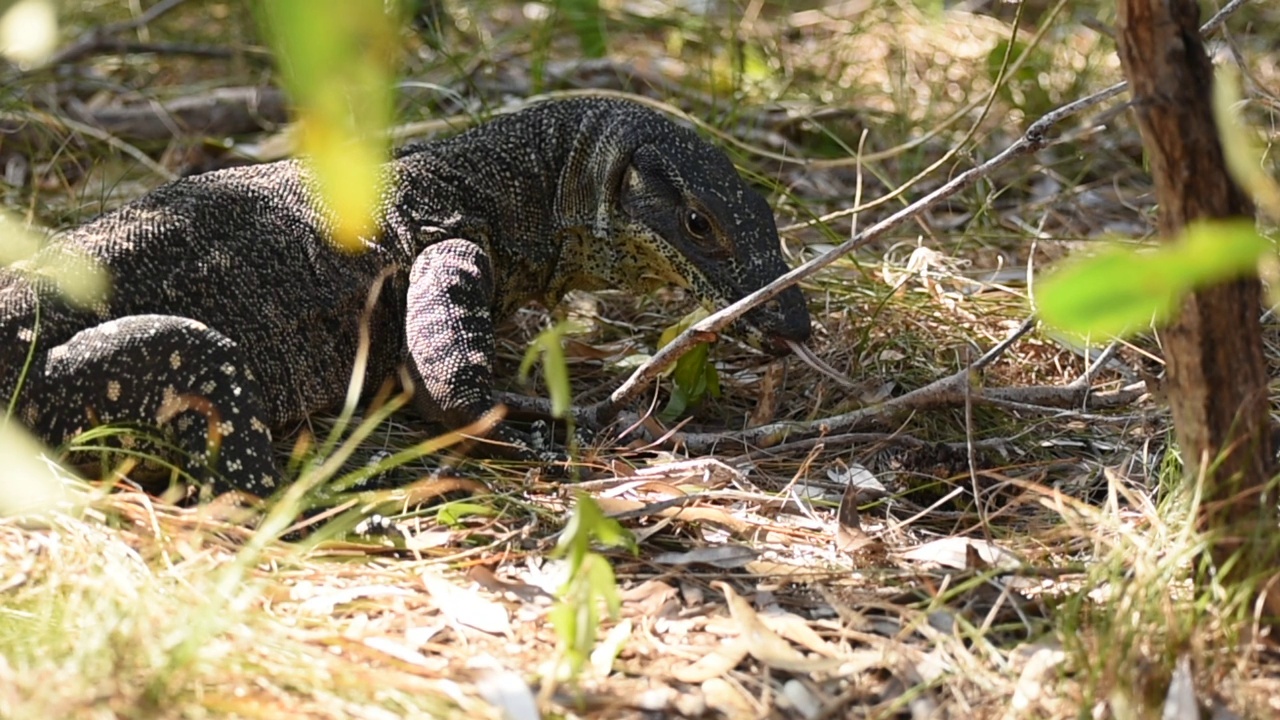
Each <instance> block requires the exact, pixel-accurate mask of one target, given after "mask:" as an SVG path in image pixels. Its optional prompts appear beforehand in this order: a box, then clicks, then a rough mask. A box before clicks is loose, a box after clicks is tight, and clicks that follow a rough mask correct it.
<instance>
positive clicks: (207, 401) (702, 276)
mask: <svg viewBox="0 0 1280 720" xmlns="http://www.w3.org/2000/svg"><path fill="white" fill-rule="evenodd" d="M386 172H387V174H388V176H389V178H391V179H393V180H394V182H392V183H389V184H388V189H387V190H386V191H385V193H384V200H383V207H382V216H381V217H382V220H381V226H380V228H379V231H378V232H377V233H376V235H375V236H373V237H370V238H369V239H368V242H367V250H366V252H364V253H359V254H349V253H347V252H344V251H341V250H339V249H337V248H336V247H335V246H334V245H333V244H332V243H331V242H330V241H329V228H330V227H331V223H330V219H329V217H328V216H327V215H326V214H325V213H323V212H321V211H319V210H317V209H316V207H315V204H314V203H313V202H312V200H311V195H310V193H309V191H308V188H309V186H310V180H309V177H308V175H307V172H306V170H305V169H304V166H303V165H302V164H300V163H298V162H296V161H285V162H279V163H273V164H269V165H258V166H252V167H243V168H233V169H228V170H222V171H217V172H213V173H208V174H205V175H200V176H196V177H192V178H187V179H183V180H179V181H176V182H174V183H170V184H168V185H165V186H163V187H161V188H158V189H156V190H155V191H153V192H151V193H149V194H147V195H145V196H143V197H142V198H140V199H138V200H136V201H134V202H132V203H129V204H127V205H125V206H124V207H122V208H120V209H118V210H116V211H114V212H111V213H108V214H106V215H104V216H102V217H101V218H98V219H97V220H94V221H92V222H90V223H89V224H87V225H84V226H82V227H80V228H77V229H75V230H72V231H70V232H68V233H67V234H65V235H64V236H62V237H61V238H60V239H58V241H56V242H55V244H54V245H53V246H51V248H50V249H49V250H47V252H63V251H66V250H67V249H71V250H73V251H76V252H81V253H84V254H87V255H88V256H90V257H92V258H93V259H95V260H96V261H98V262H99V263H100V264H101V265H102V266H104V267H105V268H107V270H108V271H109V273H110V276H111V280H112V291H111V293H110V295H109V297H108V299H107V300H105V301H104V302H103V303H101V304H99V305H98V306H97V307H95V308H92V309H90V310H74V309H71V308H69V307H67V306H66V305H65V304H64V303H62V302H61V301H60V300H59V299H58V297H57V296H56V294H55V293H53V292H52V291H51V290H49V289H48V287H47V283H44V282H41V281H38V280H33V279H32V278H31V277H30V276H29V275H27V274H20V273H18V272H17V271H14V270H0V398H9V397H12V395H13V394H14V392H15V389H16V388H17V387H18V378H19V375H20V373H21V371H22V368H23V367H24V363H25V362H26V360H27V358H28V354H29V352H30V351H31V342H32V339H33V338H35V339H36V342H37V346H36V348H35V352H34V356H33V357H32V360H33V362H32V363H31V366H30V370H29V372H28V373H27V375H26V378H25V381H24V382H23V384H22V386H21V393H20V395H19V399H18V403H17V415H18V418H19V419H20V420H22V421H23V422H24V423H25V424H27V425H28V426H29V427H31V428H33V429H34V430H35V431H36V432H37V433H38V434H40V435H41V436H42V437H44V438H45V439H46V440H48V441H49V442H52V443H55V444H57V443H61V442H63V441H65V440H66V439H68V438H69V437H71V436H73V435H74V434H75V433H76V432H78V431H80V430H83V429H86V428H88V427H91V426H92V425H94V424H97V423H107V422H125V423H135V424H143V425H159V426H161V427H163V428H164V429H165V430H166V431H167V432H170V433H172V434H173V435H174V436H175V439H176V441H177V442H178V443H179V444H180V445H181V446H182V447H183V448H184V449H185V450H187V451H188V452H190V453H192V454H193V455H194V456H195V457H194V459H193V460H191V461H189V462H188V465H187V467H188V469H189V470H191V471H192V472H193V473H194V474H196V475H197V476H198V477H203V476H205V475H207V474H208V473H209V471H212V476H213V477H214V478H215V479H222V480H225V481H226V483H227V485H225V486H223V487H237V488H239V489H243V490H247V491H249V492H252V493H256V494H266V493H269V492H270V491H271V490H273V489H274V485H275V480H276V478H277V477H278V475H277V472H276V469H275V467H274V464H273V462H272V459H271V457H270V455H271V453H270V445H269V440H270V433H269V429H270V428H274V427H280V426H281V425H284V424H286V423H289V422H291V421H296V420H298V419H300V418H303V417H305V416H306V415H307V414H309V413H312V412H315V411H318V410H322V409H325V408H328V407H332V406H333V405H335V404H337V403H338V402H340V401H341V399H342V398H343V396H344V394H345V393H346V390H347V387H348V384H349V382H350V379H351V372H352V366H353V361H354V358H355V355H356V347H357V343H358V337H359V330H360V322H361V317H362V315H363V314H364V309H365V304H366V301H367V298H368V297H369V293H370V289H371V288H372V287H373V285H374V283H375V281H376V280H377V279H378V278H379V277H384V278H385V282H384V284H383V286H382V289H381V292H380V294H379V296H378V297H379V300H378V304H377V306H376V309H375V312H374V314H373V318H372V322H371V327H370V330H371V338H372V346H371V352H370V357H369V367H368V372H367V375H366V377H367V379H368V381H369V382H371V383H373V384H376V383H377V382H379V381H380V380H381V379H382V378H383V377H386V376H387V375H388V374H389V373H391V372H393V371H394V370H395V368H396V367H398V366H399V365H401V364H402V363H406V364H408V366H409V367H410V370H411V373H412V374H413V375H414V377H415V378H416V379H417V381H418V387H417V392H416V395H415V400H416V401H417V405H418V407H419V409H420V410H421V411H422V413H423V414H424V415H425V416H426V417H428V418H429V419H432V420H436V421H441V422H443V423H444V424H446V425H448V426H453V427H457V426H459V425H462V424H465V423H467V422H469V421H471V420H474V419H476V418H477V417H478V416H479V415H480V414H481V413H482V412H483V411H484V410H486V409H488V407H489V406H490V405H491V402H492V401H491V398H492V390H491V382H492V370H491V364H492V354H493V336H492V333H493V325H494V323H496V322H498V321H500V320H501V319H502V318H504V317H506V316H509V315H510V314H511V313H512V312H514V311H515V310H516V309H518V308H519V307H520V306H521V305H523V304H525V303H526V302H528V301H530V300H539V301H541V302H542V303H544V304H546V305H547V306H551V305H554V304H555V303H556V302H557V301H558V300H559V299H560V298H561V297H562V296H563V295H564V293H565V292H567V291H568V290H571V289H586V290H591V289H601V288H624V289H630V290H633V291H637V292H643V291H646V290H649V289H651V288H653V287H656V286H659V285H664V284H670V283H677V284H682V285H686V286H688V287H690V288H692V290H693V291H694V293H695V294H696V295H697V296H699V297H700V298H702V299H703V300H704V301H707V302H711V303H726V302H730V301H732V300H735V299H737V298H739V297H741V296H743V295H745V294H746V293H748V292H750V291H752V290H754V289H756V288H758V287H760V286H762V285H763V284H765V283H767V282H769V281H770V280H772V279H774V278H775V277H777V276H778V275H780V274H781V273H782V272H784V271H785V270H786V266H785V264H784V263H783V260H782V257H781V254H780V252H779V247H778V239H777V232H776V229H775V226H774V223H773V217H772V213H771V212H770V211H769V208H768V206H767V205H766V204H765V202H764V201H763V199H761V198H760V197H759V196H758V195H756V194H755V193H754V192H753V191H751V190H750V189H749V188H748V187H747V186H746V185H745V184H744V183H743V182H742V180H741V179H740V178H739V176H738V175H737V173H736V171H735V170H734V168H733V166H732V165H731V164H730V163H729V161H728V160H727V159H726V158H725V157H724V156H723V154H721V153H720V152H719V151H718V150H716V149H714V148H712V147H711V146H710V145H708V144H706V143H705V142H703V141H702V140H700V139H699V138H697V137H696V136H695V135H694V134H693V133H692V132H690V131H688V130H686V129H683V128H680V127H678V126H675V125H674V124H672V123H670V122H669V121H667V120H666V119H664V118H662V117H661V116H659V115H657V114H656V113H653V112H651V111H649V110H647V109H644V108H642V107H641V106H638V105H635V104H633V103H628V102H624V101H617V100H604V99H580V100H567V101H559V102H550V103H543V104H540V105H535V106H533V107H531V108H529V109H526V110H524V111H522V112H519V113H515V114H512V115H509V116H505V117H501V118H499V119H497V120H494V121H492V122H490V123H487V124H485V125H482V126H479V127H477V128H474V129H472V130H470V131H468V132H465V133H463V134H461V135H458V136H456V137H453V138H449V139H445V140H440V141H435V142H431V143H426V144H422V145H418V146H412V147H410V148H407V149H406V150H405V151H402V153H401V154H400V156H399V157H398V158H396V159H395V160H394V161H392V162H391V163H389V164H388V165H387V169H386ZM700 236H701V237H700ZM37 288H39V290H37ZM37 296H38V297H39V302H37ZM37 306H38V308H37ZM37 310H38V313H39V323H38V324H37V322H36V319H37ZM746 328H747V330H748V331H749V332H752V333H755V334H759V335H760V336H762V337H764V338H766V339H776V338H787V339H792V340H798V341H803V340H804V339H805V338H806V337H807V336H808V332H809V326H808V314H807V311H806V310H805V308H804V305H803V299H802V297H801V296H800V293H799V291H798V290H795V289H794V288H792V289H791V290H789V291H788V292H787V293H784V294H783V295H782V296H780V298H779V299H778V300H776V301H774V302H773V303H771V304H770V305H768V306H766V307H764V308H760V309H757V310H756V311H754V312H753V313H752V314H751V315H749V316H748V318H747V323H746ZM210 418H213V419H214V420H215V421H216V422H214V423H213V424H214V425H215V426H216V427H217V432H218V435H220V440H219V443H218V448H219V450H218V453H217V456H216V458H215V459H214V462H213V463H212V467H208V466H207V464H206V461H207V460H208V459H209V458H206V457H204V456H203V455H202V453H203V452H204V450H205V449H206V446H207V444H208V443H207V435H206V428H207V427H209V426H210V420H209V419H210ZM494 435H495V436H496V438H497V439H498V440H500V441H518V439H519V438H518V436H517V435H515V434H513V433H510V431H507V430H505V429H503V428H501V427H499V429H498V430H497V431H496V432H495V433H494ZM509 451H510V452H511V453H512V454H516V455H520V454H522V453H523V452H527V451H524V450H522V449H521V448H520V447H518V446H517V447H515V448H512V449H510V450H509Z"/></svg>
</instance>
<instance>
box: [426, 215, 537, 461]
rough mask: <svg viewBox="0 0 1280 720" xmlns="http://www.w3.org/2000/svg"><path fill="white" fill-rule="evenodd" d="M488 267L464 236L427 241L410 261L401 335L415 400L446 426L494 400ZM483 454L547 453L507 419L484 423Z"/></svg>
mask: <svg viewBox="0 0 1280 720" xmlns="http://www.w3.org/2000/svg"><path fill="white" fill-rule="evenodd" d="M492 307H493V268H492V266H491V265H490V263H489V257H488V255H486V254H485V251H484V250H483V249H482V248H481V247H480V246H479V245H476V244H475V243H473V242H471V241H469V240H461V239H451V240H445V241H442V242H439V243H436V244H434V245H431V246H429V247H427V248H426V249H425V250H423V251H422V252H421V253H420V254H419V255H418V257H417V259H416V260H415V261H414V263H413V269H412V271H411V272H410V274H409V293H408V302H407V304H406V315H405V339H406V344H407V347H408V354H409V358H408V361H409V363H408V364H409V369H410V375H411V376H412V377H413V380H414V404H415V405H416V406H417V408H418V412H419V413H420V414H422V416H423V417H425V418H426V419H428V420H432V421H435V422H439V423H442V424H444V425H445V426H446V427H448V428H450V429H456V428H460V427H462V426H464V425H467V424H469V423H472V422H475V421H476V420H478V419H480V417H481V416H482V415H484V413H485V412H487V411H488V410H489V409H490V408H492V407H493V404H494V403H493V356H494V340H493V317H492V310H491V308H492ZM486 439H487V441H488V442H487V443H486V444H485V445H484V447H483V448H482V449H481V454H486V455H490V456H494V457H506V458H511V459H519V460H541V461H550V460H555V459H560V456H559V455H558V454H557V453H538V452H537V451H536V450H535V449H534V448H533V447H532V446H531V444H530V442H529V438H528V437H527V436H525V435H524V434H523V433H520V432H518V431H515V430H513V429H511V428H509V427H506V426H504V425H498V426H497V427H495V428H493V429H492V430H490V431H489V433H488V436H487V438H486Z"/></svg>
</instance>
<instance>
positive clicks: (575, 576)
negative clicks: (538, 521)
mask: <svg viewBox="0 0 1280 720" xmlns="http://www.w3.org/2000/svg"><path fill="white" fill-rule="evenodd" d="M574 495H575V500H576V505H575V507H574V511H573V516H572V517H571V518H570V519H569V524H568V525H566V526H565V529H564V532H563V533H562V534H561V535H560V540H559V541H558V542H557V543H556V548H555V551H554V553H553V555H554V556H555V557H558V558H564V560H565V561H566V562H567V563H568V565H569V579H568V580H567V581H566V582H565V584H564V586H562V587H561V588H560V593H559V595H560V601H559V602H558V603H557V604H556V606H555V608H553V609H552V610H551V613H550V620H551V624H552V626H553V627H554V628H555V631H556V636H557V637H558V638H559V640H560V658H559V659H560V666H559V668H558V671H559V672H558V674H562V675H563V676H565V677H569V678H573V677H577V675H578V673H580V672H581V671H582V668H583V666H584V665H585V664H586V662H587V660H588V658H589V657H590V655H591V650H592V649H593V648H594V647H595V644H596V638H597V636H598V634H599V630H600V604H601V603H602V602H603V603H604V605H605V607H606V608H608V611H609V617H611V618H616V617H617V616H618V611H619V609H620V608H621V607H622V599H621V597H619V595H618V584H617V580H616V579H615V578H614V575H613V567H611V566H610V565H609V561H608V560H606V559H605V557H604V556H603V555H600V554H598V553H595V552H592V551H591V543H592V542H597V543H600V544H601V545H604V546H605V547H622V548H626V549H627V550H629V551H631V552H633V553H634V552H636V545H635V539H634V538H632V537H631V533H629V532H627V531H626V529H624V528H623V527H622V526H621V525H619V524H618V522H617V521H616V520H613V519H611V518H607V517H605V515H604V513H603V512H602V511H601V510H600V506H599V505H596V503H595V502H594V501H593V500H592V499H591V497H590V496H588V495H587V494H585V493H581V492H579V493H575V494H574Z"/></svg>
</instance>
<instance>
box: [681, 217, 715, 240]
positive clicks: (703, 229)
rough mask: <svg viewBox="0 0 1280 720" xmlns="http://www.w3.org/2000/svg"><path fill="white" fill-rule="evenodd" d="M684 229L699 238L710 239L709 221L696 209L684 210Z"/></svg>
mask: <svg viewBox="0 0 1280 720" xmlns="http://www.w3.org/2000/svg"><path fill="white" fill-rule="evenodd" d="M684 229H685V230H686V231H687V232H688V233H689V234H690V235H692V236H693V237H695V238H697V239H699V240H709V239H711V221H710V220H708V219H707V216H706V215H703V214H702V213H700V212H698V211H697V210H686V211H685V213H684Z"/></svg>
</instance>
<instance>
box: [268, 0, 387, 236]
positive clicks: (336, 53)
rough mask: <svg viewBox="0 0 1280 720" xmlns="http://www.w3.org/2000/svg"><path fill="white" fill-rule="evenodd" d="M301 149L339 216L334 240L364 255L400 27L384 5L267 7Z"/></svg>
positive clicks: (293, 2)
mask: <svg viewBox="0 0 1280 720" xmlns="http://www.w3.org/2000/svg"><path fill="white" fill-rule="evenodd" d="M259 7H260V8H261V14H262V18H263V20H264V21H265V24H266V27H267V30H268V33H269V35H270V37H271V40H272V46H273V47H274V48H275V51H276V53H277V55H278V57H279V60H280V65H281V69H282V71H283V73H282V74H283V77H284V84H285V87H286V88H287V89H288V91H289V95H290V96H291V97H292V99H293V102H294V105H295V106H296V108H297V113H298V129H299V133H300V139H301V146H302V151H303V152H304V153H305V154H306V155H307V156H308V160H309V162H310V165H311V168H312V169H313V171H314V172H315V175H316V182H317V184H318V186H319V191H320V195H321V197H322V198H323V199H324V202H325V203H326V205H327V206H328V207H329V208H330V209H331V210H332V212H333V214H334V229H333V236H334V240H335V241H336V242H337V243H338V244H339V245H340V246H341V247H343V248H345V249H347V250H350V251H353V252H355V251H358V250H362V249H363V248H364V243H363V241H362V238H367V237H368V236H369V235H371V234H372V233H373V232H374V230H375V228H376V227H377V222H378V220H379V218H378V217H377V216H376V215H377V206H378V201H379V198H380V193H381V191H382V184H383V180H382V171H381V168H382V164H383V162H385V161H386V158H387V145H388V141H387V136H386V132H385V130H386V128H387V126H388V124H389V123H390V119H391V112H392V86H391V78H392V69H393V67H394V65H395V54H396V50H397V48H398V47H399V42H398V38H397V36H396V32H395V27H396V24H395V22H394V21H393V17H392V15H391V14H390V13H388V12H387V9H386V8H385V7H384V3H383V0H272V2H269V3H261V4H260V5H259Z"/></svg>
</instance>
